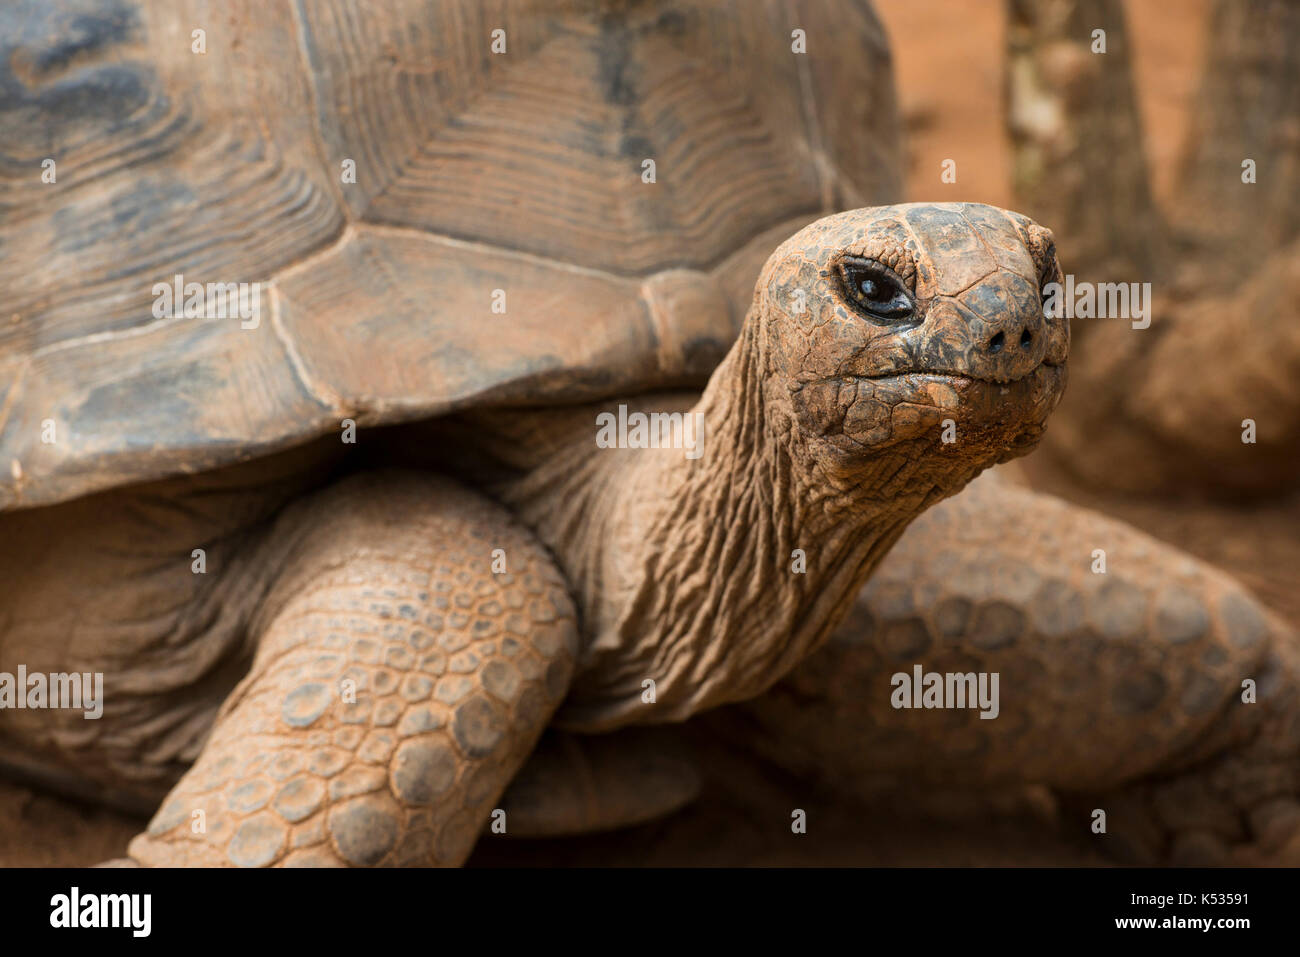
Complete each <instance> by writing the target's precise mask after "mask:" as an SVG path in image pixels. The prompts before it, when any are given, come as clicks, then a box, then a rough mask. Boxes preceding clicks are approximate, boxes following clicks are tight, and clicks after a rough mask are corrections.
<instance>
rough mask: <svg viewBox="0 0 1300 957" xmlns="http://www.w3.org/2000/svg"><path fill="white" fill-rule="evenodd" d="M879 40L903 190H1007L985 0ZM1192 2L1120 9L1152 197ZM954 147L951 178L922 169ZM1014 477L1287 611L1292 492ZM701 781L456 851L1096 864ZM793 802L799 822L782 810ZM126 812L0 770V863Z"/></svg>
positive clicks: (998, 200)
mask: <svg viewBox="0 0 1300 957" xmlns="http://www.w3.org/2000/svg"><path fill="white" fill-rule="evenodd" d="M876 3H877V7H878V9H879V10H880V12H881V14H882V16H883V18H884V20H885V23H886V26H887V28H888V30H889V31H890V34H891V38H892V41H893V44H894V50H895V61H896V68H897V74H898V89H899V94H900V98H901V101H902V107H903V112H904V118H905V121H906V126H907V131H908V158H909V176H908V191H909V198H911V199H917V200H942V199H963V200H972V201H982V202H989V203H995V204H998V205H1009V204H1010V185H1009V163H1010V152H1009V148H1008V145H1007V142H1006V139H1005V137H1004V135H1003V115H1002V111H1003V100H1002V73H1001V56H1002V31H1003V28H1004V24H1003V21H1002V19H1001V18H1002V14H1003V11H1002V5H1001V4H1000V3H984V4H973V3H970V2H968V0H876ZM1206 6H1207V3H1206V0H1178V2H1177V3H1174V4H1159V5H1157V4H1144V3H1139V2H1130V3H1128V4H1127V5H1126V10H1127V13H1128V16H1129V23H1130V28H1131V30H1132V33H1133V42H1134V44H1135V47H1136V50H1137V56H1136V58H1135V61H1134V67H1135V70H1136V76H1137V84H1138V88H1139V90H1140V94H1141V109H1142V112H1143V118H1144V121H1145V123H1146V136H1147V140H1146V148H1147V151H1148V158H1149V161H1150V162H1151V165H1152V171H1153V180H1154V183H1155V189H1156V194H1157V197H1159V198H1164V197H1167V195H1168V192H1169V189H1170V183H1171V169H1172V162H1173V159H1174V157H1175V156H1176V154H1177V151H1178V148H1179V145H1180V143H1181V141H1182V138H1183V136H1184V135H1185V132H1186V129H1187V119H1188V116H1189V111H1190V109H1191V107H1192V104H1193V96H1194V93H1195V87H1194V82H1195V78H1196V75H1197V70H1198V64H1199V62H1200V57H1201V55H1202V51H1203V48H1204V24H1205V14H1206ZM949 158H951V159H955V160H956V161H957V168H958V183H957V184H956V185H944V184H942V183H941V182H940V180H939V171H940V164H941V163H942V161H943V160H944V159H949ZM1024 474H1025V475H1026V476H1027V477H1028V479H1029V481H1030V482H1031V484H1033V485H1035V486H1036V487H1039V488H1044V489H1047V490H1050V491H1054V492H1056V493H1057V494H1060V495H1063V496H1065V497H1067V498H1070V499H1073V500H1076V501H1080V502H1083V503H1085V504H1088V505H1091V506H1093V507H1097V508H1100V509H1102V510H1104V511H1107V512H1109V513H1111V514H1113V515H1116V516H1118V517H1120V518H1123V519H1125V520H1127V521H1129V522H1131V523H1133V524H1134V525H1137V526H1138V527H1140V528H1143V529H1145V530H1147V531H1149V532H1151V533H1153V534H1155V535H1157V536H1158V537H1160V538H1163V539H1165V540H1166V541H1169V542H1173V543H1175V544H1177V545H1179V546H1181V547H1183V548H1185V549H1187V550H1188V551H1190V552H1192V553H1194V554H1196V555H1198V556H1199V557H1201V558H1203V559H1205V560H1207V561H1209V562H1212V563H1214V564H1216V565H1219V566H1220V567H1223V568H1225V569H1227V570H1229V571H1230V572H1232V573H1233V574H1235V575H1237V576H1238V577H1239V578H1241V579H1242V580H1243V581H1244V582H1245V583H1247V584H1248V585H1250V586H1251V587H1252V588H1254V589H1255V590H1256V591H1257V592H1258V593H1259V594H1260V596H1261V597H1262V598H1263V599H1264V600H1265V601H1266V602H1268V603H1269V604H1270V605H1272V606H1273V607H1274V608H1275V609H1276V610H1277V611H1279V612H1281V613H1282V614H1283V615H1284V616H1286V617H1287V618H1288V619H1289V620H1291V621H1293V622H1300V590H1297V589H1296V588H1295V584H1296V582H1295V569H1296V568H1297V567H1300V534H1297V532H1300V494H1297V495H1295V496H1292V497H1291V498H1290V499H1287V500H1282V501H1272V502H1266V503H1262V504H1257V505H1225V504H1209V503H1187V502H1162V501H1150V500H1141V499H1119V498H1116V497H1114V496H1112V495H1103V494H1099V493H1096V492H1094V491H1092V490H1089V489H1086V488H1080V487H1078V486H1077V485H1074V484H1072V483H1071V482H1070V481H1069V480H1068V479H1066V478H1065V477H1063V476H1060V475H1056V474H1050V473H1047V472H1045V471H1043V467H1042V466H1041V465H1036V464H1035V463H1034V461H1033V460H1032V459H1031V460H1030V461H1029V462H1028V467H1027V468H1026V469H1025V470H1024ZM705 758H706V762H705V764H706V768H707V771H706V787H705V793H704V795H703V797H702V798H701V800H700V801H699V802H697V803H696V804H695V805H694V806H693V807H691V808H688V809H687V810H685V811H683V812H681V813H679V814H677V815H675V816H674V817H672V818H670V819H667V820H665V821H661V822H657V823H654V824H649V825H645V826H643V827H639V828H634V829H630V830H627V831H624V832H619V833H616V834H607V835H599V836H593V837H588V838H582V839H570V840H563V841H534V842H516V841H509V840H504V839H488V840H485V841H483V842H482V844H481V845H480V848H479V850H478V851H477V852H476V853H475V856H474V858H473V860H472V862H471V863H474V864H479V865H489V866H490V865H496V864H519V865H534V864H606V863H614V864H650V865H681V864H706V865H722V864H768V865H770V864H828V865H848V864H880V865H895V864H902V865H920V866H927V865H938V864H957V865H977V864H984V865H989V864H993V865H1016V864H1080V863H1087V864H1097V863H1104V861H1103V859H1102V858H1101V857H1100V856H1099V854H1098V851H1097V848H1096V845H1095V843H1094V842H1092V841H1090V840H1089V839H1088V837H1087V835H1084V834H1078V835H1074V836H1066V835H1064V834H1063V833H1062V832H1061V830H1060V828H1059V827H1058V826H1056V825H1055V824H1054V823H1053V822H1052V820H1051V819H1050V817H1051V816H1050V812H1049V810H1048V809H1047V808H1046V807H1045V802H1044V801H1042V800H1033V799H1031V800H1028V801H1026V800H1023V799H1015V800H1011V799H1007V800H1003V801H1000V802H995V801H984V802H981V804H980V805H978V806H976V805H972V804H971V803H970V802H969V801H966V800H963V799H953V800H945V801H940V800H937V799H936V801H934V802H932V803H934V804H935V805H938V806H936V807H929V808H926V809H925V811H924V812H922V811H919V810H918V809H917V808H916V806H915V802H909V803H911V804H912V805H913V806H912V808H911V810H910V811H907V812H904V811H901V810H900V809H899V808H898V807H863V806H855V805H849V804H846V803H845V802H843V801H837V800H835V799H833V798H831V797H829V796H825V795H810V794H808V793H807V790H806V789H805V788H803V787H802V786H801V785H800V783H799V782H797V781H792V780H788V779H785V778H783V777H782V776H781V775H778V774H774V773H771V772H769V771H767V770H765V769H763V768H761V767H757V766H755V765H754V764H753V763H751V762H749V761H746V760H744V759H741V758H739V757H738V756H736V755H732V754H726V753H713V754H706V755H705ZM796 807H801V808H804V809H805V810H806V811H807V812H808V821H809V828H808V833H807V834H804V835H794V834H792V833H791V831H790V827H789V821H790V810H791V809H792V808H796ZM141 824H142V822H140V821H138V820H135V819H132V818H129V817H126V816H123V815H119V814H114V813H112V812H108V811H103V810H100V809H94V808H87V807H84V806H82V805H79V804H75V803H72V802H69V801H64V800H62V799H59V798H56V797H52V796H48V795H43V794H36V793H33V792H31V791H29V790H27V789H24V788H20V787H16V786H12V785H5V784H0V865H9V866H15V865H17V866H41V865H60V864H61V865H74V866H75V865H84V864H90V863H94V862H96V861H100V860H104V859H106V858H110V857H114V856H119V855H120V854H121V853H122V851H123V849H124V848H125V846H126V843H127V841H128V839H129V838H130V837H131V835H132V834H134V833H135V832H136V831H137V830H138V829H139V828H140V826H141Z"/></svg>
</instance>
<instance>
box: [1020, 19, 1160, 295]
mask: <svg viewBox="0 0 1300 957" xmlns="http://www.w3.org/2000/svg"><path fill="white" fill-rule="evenodd" d="M1009 8H1010V9H1009V18H1008V36H1007V54H1008V60H1007V88H1006V95H1007V116H1008V122H1009V125H1010V135H1011V140H1012V151H1013V157H1014V177H1015V181H1014V184H1013V186H1014V190H1015V195H1016V202H1017V205H1018V206H1019V207H1020V208H1021V210H1022V211H1023V212H1025V213H1026V214H1027V215H1029V216H1031V217H1032V218H1034V219H1035V220H1037V221H1038V222H1040V223H1042V224H1043V225H1045V226H1048V227H1050V228H1051V229H1052V230H1053V232H1055V233H1056V237H1057V247H1058V249H1059V250H1060V253H1061V261H1062V264H1063V265H1064V267H1065V269H1066V271H1068V272H1073V273H1074V274H1075V275H1076V276H1078V277H1080V278H1087V279H1092V280H1094V281H1096V280H1097V279H1098V277H1099V276H1103V275H1104V276H1106V277H1108V278H1110V279H1113V280H1120V279H1142V280H1144V281H1150V280H1151V279H1152V276H1153V274H1154V273H1155V272H1156V271H1157V270H1158V268H1159V265H1160V264H1161V262H1162V259H1163V257H1162V242H1163V227H1162V224H1161V221H1160V216H1159V214H1158V213H1157V211H1156V206H1155V202H1154V200H1153V198H1152V195H1151V188H1150V185H1149V182H1148V178H1147V166H1146V158H1145V155H1144V152H1143V147H1142V124H1141V119H1140V117H1139V115H1138V108H1137V98H1136V94H1135V92H1134V87H1133V73H1132V68H1131V65H1130V59H1129V58H1130V56H1131V53H1130V45H1129V39H1128V32H1127V30H1126V29H1125V24H1124V14H1123V9H1122V5H1121V4H1120V2H1119V0H1011V2H1010V4H1009ZM1094 31H1103V34H1095V32H1094ZM1102 44H1104V47H1103V46H1102ZM1102 49H1104V51H1105V52H1100V51H1101V50H1102ZM1094 51H1096V52H1094Z"/></svg>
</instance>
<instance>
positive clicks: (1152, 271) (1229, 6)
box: [0, 0, 1300, 866]
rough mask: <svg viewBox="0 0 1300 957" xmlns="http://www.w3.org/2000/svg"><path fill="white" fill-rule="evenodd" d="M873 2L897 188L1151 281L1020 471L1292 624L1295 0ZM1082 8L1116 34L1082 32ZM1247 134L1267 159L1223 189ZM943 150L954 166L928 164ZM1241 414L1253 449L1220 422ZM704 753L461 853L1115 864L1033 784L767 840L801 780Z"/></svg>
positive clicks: (1298, 47) (63, 838)
mask: <svg viewBox="0 0 1300 957" xmlns="http://www.w3.org/2000/svg"><path fill="white" fill-rule="evenodd" d="M875 6H876V9H877V11H878V12H879V14H880V16H881V18H882V20H883V21H884V24H885V26H886V29H887V31H888V33H889V38H890V42H891V45H892V48H893V55H894V65H895V81H896V88H897V91H898V98H899V101H900V106H901V113H902V117H903V123H904V130H905V151H906V152H905V156H906V162H907V180H906V182H907V196H906V198H907V199H908V200H934V201H944V200H963V201H976V202H985V203H991V204H995V205H998V206H1005V207H1010V208H1015V209H1019V210H1022V211H1024V212H1026V213H1027V214H1028V215H1030V216H1032V217H1033V218H1035V219H1037V220H1038V221H1039V222H1042V223H1045V224H1047V225H1050V226H1051V227H1052V228H1053V229H1054V230H1055V231H1056V233H1057V238H1058V243H1059V247H1060V258H1061V261H1062V264H1063V266H1064V268H1065V270H1066V271H1067V272H1073V273H1075V274H1076V276H1077V277H1078V278H1079V279H1094V280H1095V281H1118V280H1134V281H1150V282H1152V283H1153V285H1154V286H1155V288H1156V299H1157V301H1156V306H1155V311H1154V319H1153V328H1152V329H1148V330H1143V331H1140V332H1134V331H1132V330H1130V328H1129V325H1128V323H1124V322H1115V321H1110V322H1109V324H1105V323H1101V322H1098V323H1091V324H1090V323H1087V322H1082V323H1081V322H1076V323H1075V335H1076V339H1075V351H1074V353H1073V354H1072V357H1071V384H1070V388H1069V392H1068V394H1067V397H1066V401H1065V403H1064V404H1063V405H1062V408H1061V410H1060V411H1059V412H1058V413H1057V417H1056V418H1055V419H1054V420H1053V422H1052V427H1051V429H1050V430H1049V440H1048V442H1047V443H1046V444H1045V446H1044V448H1042V449H1041V450H1040V451H1039V452H1036V453H1035V454H1034V455H1033V456H1031V457H1030V458H1029V459H1026V460H1021V462H1019V463H1013V465H1012V466H1010V469H1011V471H1012V472H1013V474H1014V477H1015V478H1016V479H1017V480H1018V481H1021V482H1024V483H1025V484H1028V485H1031V486H1033V487H1035V488H1038V489H1042V490H1046V491H1050V492H1053V493H1055V494H1058V495H1060V496H1062V497H1064V498H1067V499H1070V500H1072V501H1077V502H1080V503H1083V504H1086V505H1089V506H1091V507H1094V508H1097V509H1098V510H1100V511H1103V512H1106V513H1109V514H1111V515H1113V516H1116V517H1118V518H1121V519H1124V520H1126V521H1128V522H1130V523H1131V524H1133V525H1135V526H1137V527H1139V528H1141V529H1143V530H1145V531H1148V532H1150V533H1152V534H1154V535H1155V536H1157V537H1158V538H1161V539H1164V540H1166V541H1168V542H1171V543H1173V544H1175V545H1177V546H1179V547H1182V548H1184V549H1186V550H1187V551H1189V552H1191V553H1193V554H1194V555H1196V556H1198V557H1200V558H1202V559H1204V560H1206V561H1208V562H1210V563H1212V564H1214V565H1217V566H1219V567H1221V568H1223V569H1225V570H1227V571H1229V572H1230V573H1232V574H1233V575H1235V576H1236V577H1238V578H1239V579H1240V580H1241V581H1242V582H1244V583H1245V584H1246V585H1247V586H1248V587H1250V588H1251V589H1252V590H1254V591H1255V592H1256V594H1258V595H1259V596H1260V598H1261V599H1262V600H1263V601H1264V602H1265V603H1266V604H1268V605H1270V606H1271V607H1272V608H1274V609H1275V610H1276V611H1278V612H1280V613H1281V614H1282V615H1283V616H1284V617H1286V618H1287V619H1288V620H1289V621H1291V622H1292V623H1300V588H1297V587H1296V585H1297V583H1298V582H1297V578H1298V576H1297V571H1296V570H1297V568H1300V494H1298V493H1297V488H1298V487H1300V483H1298V482H1297V473H1298V472H1300V454H1297V443H1296V438H1297V435H1300V428H1298V427H1297V423H1298V422H1300V361H1298V360H1300V321H1297V320H1298V319H1300V315H1297V313H1300V304H1298V303H1300V255H1297V247H1296V246H1295V245H1294V243H1295V241H1296V233H1297V229H1298V226H1300V224H1298V223H1297V217H1296V209H1295V203H1296V202H1297V199H1296V197H1297V195H1298V194H1300V189H1298V188H1297V187H1298V186H1300V182H1298V181H1300V118H1298V115H1297V111H1298V110H1300V85H1298V78H1300V3H1284V2H1272V3H1269V2H1264V0H1246V2H1242V3H1229V2H1226V0H1219V2H1215V0H1169V2H1165V3H1152V2H1142V0H1127V2H1121V0H1092V2H1070V0H1042V2H1037V3H1029V2H1014V0H1013V2H1008V3H1001V2H991V0H990V2H984V3H972V2H969V0H875ZM1094 26H1095V27H1100V28H1102V29H1105V30H1106V42H1107V52H1106V55H1105V59H1101V58H1099V57H1096V56H1094V55H1092V53H1091V52H1090V51H1089V49H1088V46H1087V37H1088V36H1090V35H1091V30H1092V29H1093V27H1094ZM1250 137H1254V141H1255V142H1257V144H1258V145H1257V146H1256V147H1252V149H1253V150H1256V151H1262V152H1261V153H1260V156H1259V157H1257V158H1258V159H1259V160H1260V165H1261V174H1260V175H1261V177H1263V176H1264V175H1265V173H1264V172H1263V170H1264V168H1265V167H1267V175H1268V176H1269V177H1270V180H1269V182H1268V183H1264V182H1263V181H1262V180H1261V183H1260V184H1258V187H1259V188H1257V189H1255V190H1254V191H1253V192H1241V191H1234V190H1233V189H1232V188H1231V187H1232V186H1234V185H1235V180H1236V179H1237V174H1236V173H1235V172H1234V169H1235V166H1236V164H1237V163H1238V162H1239V160H1237V159H1236V154H1237V153H1240V152H1241V151H1242V147H1241V145H1240V140H1241V139H1245V138H1250ZM947 160H952V161H954V162H955V164H956V172H957V182H956V183H955V184H954V183H945V182H943V181H942V180H941V172H942V169H943V164H944V162H945V161H947ZM1228 164H1231V166H1229V165H1228ZM1215 177H1218V179H1217V180H1216V178H1215ZM1216 183H1218V184H1219V185H1215V184H1216ZM1245 188H1246V189H1249V187H1245ZM1215 190H1219V191H1220V192H1218V193H1216V192H1215ZM1288 327H1289V328H1288ZM1173 332H1176V333H1177V334H1176V335H1174V334H1172V333H1173ZM1242 407H1245V408H1246V409H1247V410H1248V411H1247V412H1246V413H1243V412H1242V411H1241V409H1242ZM1254 410H1258V411H1257V412H1254ZM1252 413H1253V414H1254V416H1256V417H1258V418H1259V420H1260V422H1259V432H1260V437H1259V442H1258V445H1257V446H1256V447H1254V448H1252V447H1249V446H1242V444H1241V442H1240V435H1239V430H1238V429H1237V428H1236V425H1235V423H1236V422H1237V421H1238V420H1240V419H1241V418H1243V417H1244V416H1245V415H1250V414H1252ZM710 757H711V759H712V760H711V767H710V769H709V772H708V780H707V783H706V792H705V795H704V797H703V799H702V800H701V801H700V802H698V804H696V805H695V806H693V807H691V808H689V809H687V810H686V811H684V812H682V813H680V814H678V815H676V816H675V817H674V818H672V819H670V820H667V821H662V822H658V823H654V824H650V825H645V826H643V827H640V828H635V829H631V830H628V831H625V832H620V833H617V834H611V835H602V836H598V837H591V838H583V839H575V840H566V841H548V842H545V843H533V844H529V843H527V842H521V843H514V842H502V841H484V842H482V843H481V844H480V847H479V850H478V851H476V853H475V857H474V858H473V859H472V861H471V863H479V864H493V863H519V864H527V863H564V862H569V863H585V864H603V863H624V864H641V863H649V864H663V865H672V864H692V863H733V864H735V863H752V864H804V863H822V864H882V865H888V864H912V865H933V864H957V865H961V864H983V865H989V864H1079V863H1105V861H1103V860H1101V859H1100V858H1098V857H1096V856H1095V852H1093V851H1092V850H1091V849H1090V848H1089V847H1087V846H1085V845H1086V843H1087V842H1085V841H1083V840H1078V841H1076V840H1072V839H1070V838H1069V837H1068V836H1066V835H1062V834H1061V833H1060V832H1059V830H1058V829H1057V828H1056V827H1055V826H1054V825H1053V824H1052V823H1051V822H1050V820H1049V819H1048V818H1049V815H1048V813H1047V812H1046V811H1045V810H1044V809H1043V808H1040V807H1039V806H1038V803H1037V802H1036V800H1035V796H1034V795H1032V794H1029V795H1025V794H1020V795H1015V796H1011V797H1006V798H1001V797H997V796H990V797H989V798H988V800H986V801H983V802H981V804H980V805H979V806H978V807H971V806H967V805H964V804H960V803H956V804H953V805H952V806H945V805H944V803H943V801H942V800H937V801H936V803H935V806H933V807H928V808H925V809H924V813H923V814H922V813H914V814H911V815H909V814H906V813H903V814H900V809H898V808H878V807H860V806H854V805H850V804H826V805H825V806H821V807H808V808H807V810H808V812H809V818H810V820H813V821H815V822H816V826H815V827H812V828H811V829H810V832H809V833H808V834H807V835H803V836H801V837H800V838H799V840H798V841H790V840H788V839H787V840H784V841H782V840H780V839H779V837H777V838H774V837H773V836H772V829H771V828H770V827H768V826H765V825H763V826H760V822H762V821H764V820H767V821H770V819H771V818H770V815H771V814H773V813H778V814H780V815H783V816H788V813H789V812H788V808H790V807H792V806H804V805H806V801H807V797H806V795H805V796H803V797H799V798H796V797H792V795H795V794H797V793H798V789H797V786H796V785H797V782H793V781H785V780H783V779H782V777H781V775H780V774H779V773H776V772H772V771H771V770H770V769H758V768H755V767H753V766H751V765H749V764H747V763H745V762H743V761H739V760H737V759H735V758H734V757H732V756H729V755H727V754H725V753H720V754H717V755H711V756H710ZM792 801H793V802H794V803H791V802H792ZM913 810H915V809H913ZM1040 811H1041V813H1040ZM1036 820H1041V827H1039V826H1037V825H1034V824H1033V823H1032V822H1034V821H1036ZM1027 821H1028V822H1030V824H1029V826H1026V822H1027ZM0 822H3V823H0V864H3V865H10V866H12V865H53V864H63V865H81V864H88V863H93V862H96V861H99V860H103V859H107V858H111V857H115V856H118V855H119V854H120V853H121V852H122V849H123V848H124V847H125V845H126V843H127V841H128V840H129V839H130V837H132V836H133V835H134V834H135V833H136V832H137V831H138V830H139V828H140V826H141V823H142V822H140V821H137V820H135V819H133V818H128V817H125V816H122V815H118V814H115V813H112V812H108V811H104V810H101V809H94V808H87V807H82V806H80V805H77V804H75V803H72V802H69V801H65V800H62V799H59V798H55V797H51V796H47V795H44V794H38V793H33V792H31V791H29V790H27V789H24V788H20V787H17V786H12V785H7V784H4V783H0Z"/></svg>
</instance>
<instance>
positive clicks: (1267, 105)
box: [1178, 0, 1300, 264]
mask: <svg viewBox="0 0 1300 957" xmlns="http://www.w3.org/2000/svg"><path fill="white" fill-rule="evenodd" d="M1209 40H1210V42H1209V44H1208V50H1209V53H1208V55H1207V57H1206V61H1205V67H1204V71H1203V73H1202V78H1201V89H1200V94H1199V96H1198V98H1197V99H1198V109H1196V110H1195V111H1194V118H1193V123H1192V128H1191V137H1190V139H1189V141H1188V142H1189V144H1190V148H1189V149H1188V151H1187V152H1186V154H1185V155H1184V157H1183V160H1182V163H1181V164H1180V170H1179V180H1178V184H1179V190H1178V196H1179V198H1178V207H1179V208H1178V218H1179V224H1180V225H1181V226H1183V227H1185V228H1187V229H1189V230H1191V231H1192V232H1193V234H1194V238H1195V240H1196V243H1197V245H1198V246H1201V245H1210V246H1213V247H1214V250H1215V253H1216V254H1217V257H1222V256H1225V255H1226V256H1228V257H1231V258H1232V259H1233V260H1234V261H1235V262H1236V263H1242V264H1245V263H1247V262H1251V261H1255V260H1257V259H1258V258H1260V257H1264V256H1268V255H1271V254H1272V253H1274V252H1275V251H1276V250H1278V249H1279V248H1281V247H1282V246H1283V245H1284V244H1285V243H1287V242H1288V241H1290V240H1291V239H1294V238H1295V237H1296V236H1297V235H1300V69H1298V68H1297V66H1298V64H1300V3H1297V2H1296V0H1218V2H1217V3H1215V4H1214V7H1213V8H1212V11H1211V14H1210V23H1209ZM1246 160H1253V161H1254V164H1255V178H1256V182H1255V183H1253V184H1247V183H1243V182H1242V175H1243V169H1242V163H1243V162H1244V161H1246ZM1225 241H1226V242H1225ZM1217 257H1216V258H1217ZM1220 261H1222V260H1221V259H1220Z"/></svg>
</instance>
